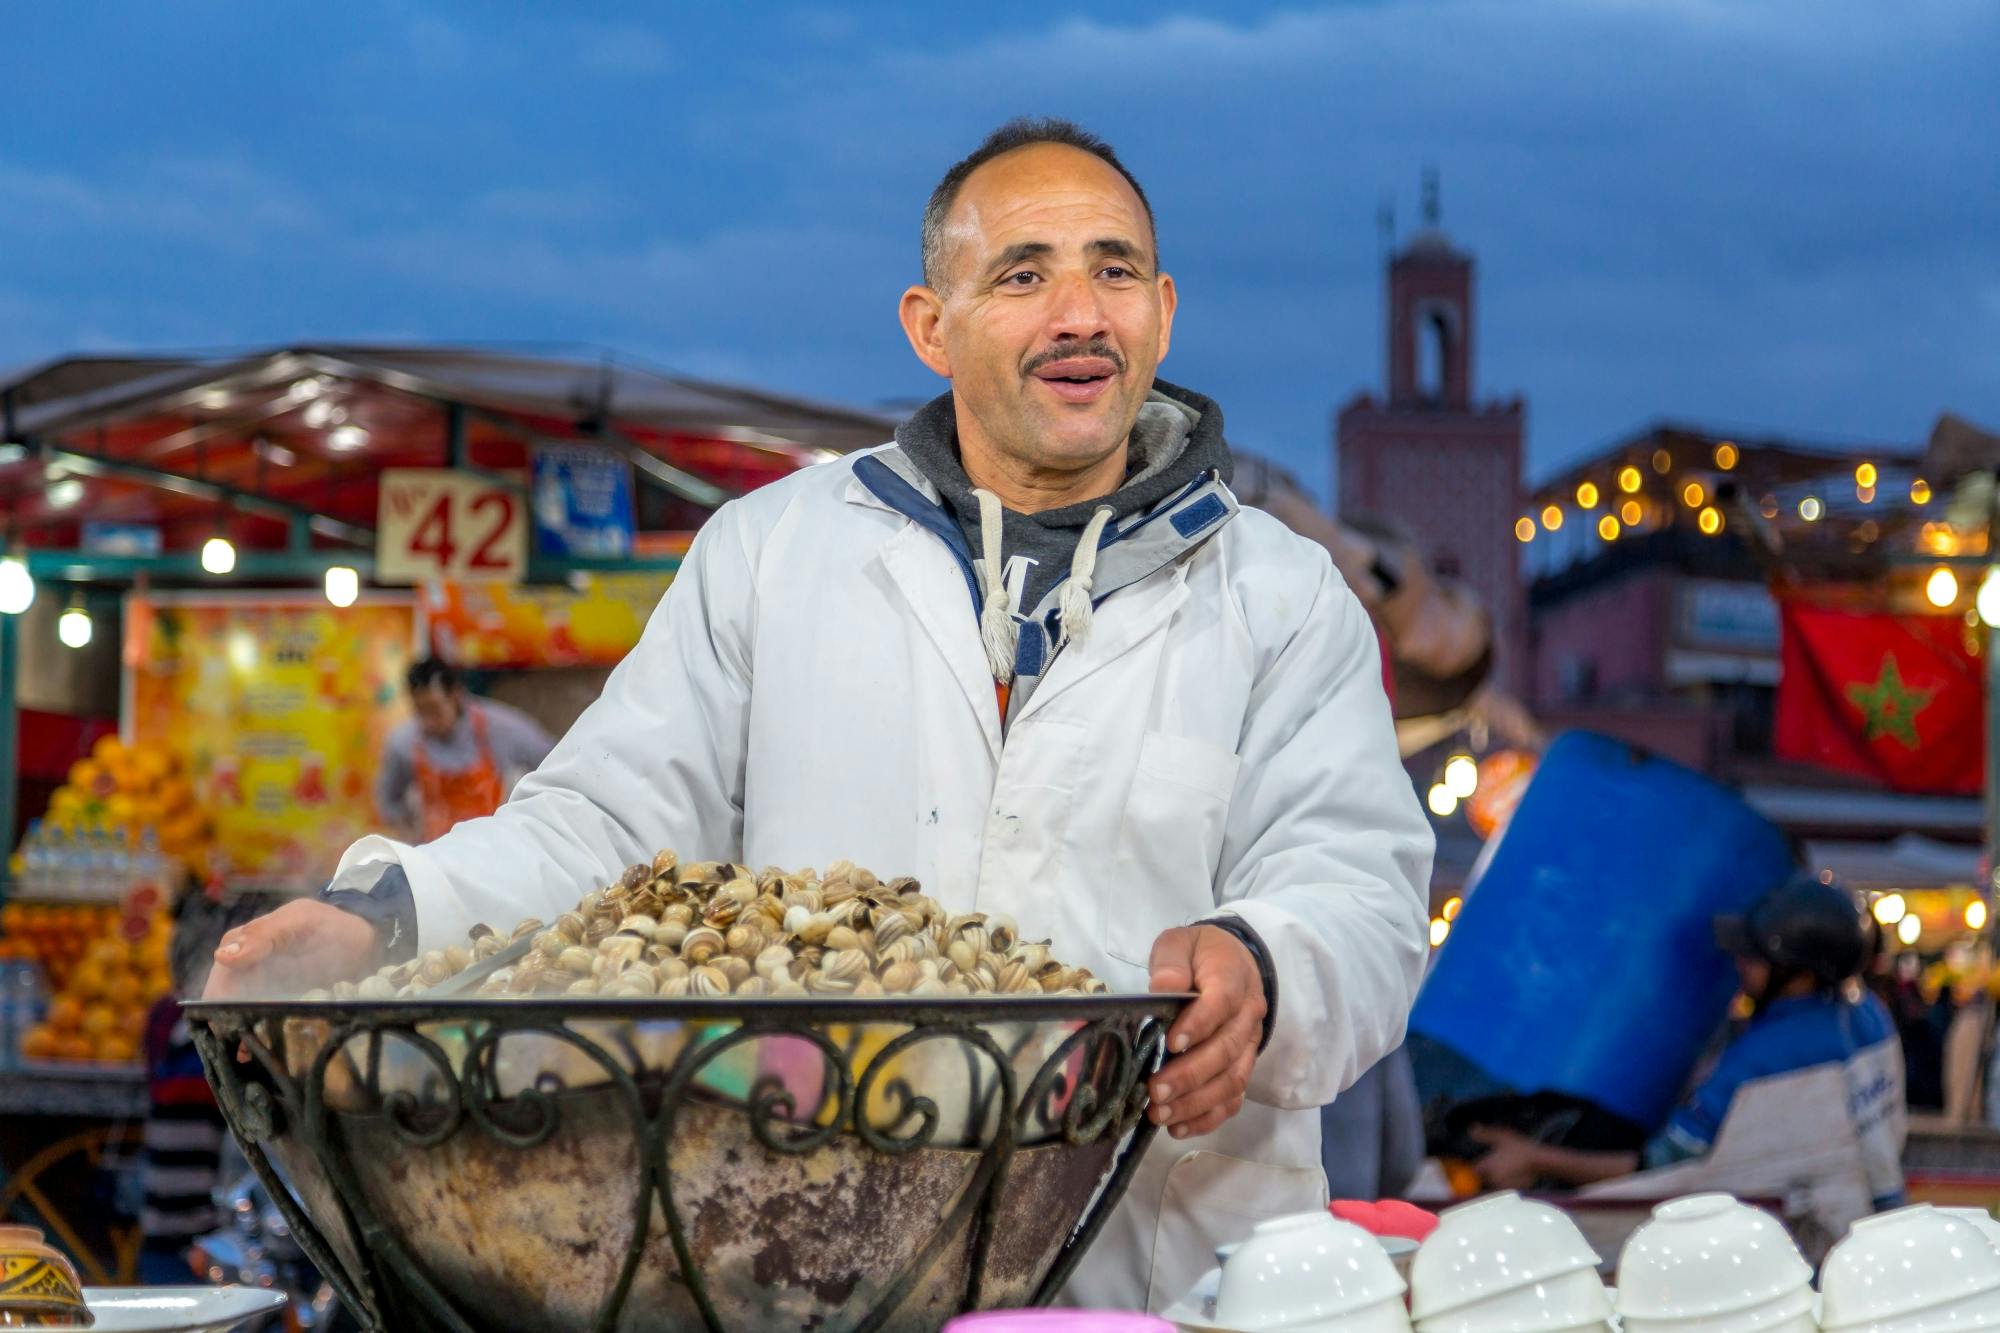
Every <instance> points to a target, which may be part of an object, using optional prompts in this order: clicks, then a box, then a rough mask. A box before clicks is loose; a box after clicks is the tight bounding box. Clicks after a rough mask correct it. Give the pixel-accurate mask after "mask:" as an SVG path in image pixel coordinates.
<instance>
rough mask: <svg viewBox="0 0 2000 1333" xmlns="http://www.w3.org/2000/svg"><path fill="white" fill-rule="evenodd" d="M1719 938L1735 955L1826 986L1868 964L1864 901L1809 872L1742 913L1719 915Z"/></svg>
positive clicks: (1716, 926) (1719, 941)
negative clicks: (1805, 976)
mask: <svg viewBox="0 0 2000 1333" xmlns="http://www.w3.org/2000/svg"><path fill="white" fill-rule="evenodd" d="M1715 940H1716V943H1718V944H1720V945H1721V946H1722V947H1723V948H1725V949H1727V950H1729V952H1731V953H1733V954H1739V955H1743V956H1747V957H1751V958H1761V959H1763V960H1764V961H1765V962H1767V963H1769V964H1770V965H1771V966H1772V967H1773V968H1775V969H1777V970H1778V971H1780V972H1793V973H1804V974H1807V975H1810V976H1811V977H1812V978H1813V979H1814V980H1815V981H1817V982H1819V984H1820V985H1821V986H1824V987H1828V988H1831V987H1834V986H1838V985H1839V984H1840V983H1841V982H1843V981H1845V980H1847V979H1848V978H1849V977H1851V976H1853V975H1855V974H1856V973H1858V972H1859V971H1861V969H1862V968H1863V967H1864V966H1866V965H1867V962H1868V944H1869V940H1868V926H1867V914H1866V913H1865V912H1863V911H1862V910H1861V905H1860V903H1859V902H1857V901H1856V900H1855V897H1854V895H1853V894H1851V893H1849V892H1848V891H1847V890H1846V889H1843V888H1838V887H1836V886H1834V885H1832V884H1826V883H1822V882H1821V881H1820V880H1819V879H1817V878H1815V877H1814V876H1811V875H1803V874H1801V875H1795V876H1793V877H1792V878H1791V879H1789V880H1786V881H1785V882H1784V883H1783V884H1781V885H1779V886H1778V887H1777V888H1775V889H1773V890H1771V891H1770V892H1769V893H1767V894H1765V895H1764V897H1763V899H1762V900H1761V901H1760V902H1758V903H1757V905H1756V906H1755V907H1752V908H1751V909H1750V910H1749V912H1747V913H1745V914H1744V915H1742V916H1723V917H1717V918H1716V919H1715Z"/></svg>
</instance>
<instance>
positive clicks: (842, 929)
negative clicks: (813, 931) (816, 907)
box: [826, 926, 861, 953]
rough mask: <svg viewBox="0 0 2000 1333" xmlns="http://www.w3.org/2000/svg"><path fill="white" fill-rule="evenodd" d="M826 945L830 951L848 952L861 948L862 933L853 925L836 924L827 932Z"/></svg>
mask: <svg viewBox="0 0 2000 1333" xmlns="http://www.w3.org/2000/svg"><path fill="white" fill-rule="evenodd" d="M826 947H827V949H828V950H829V951H830V952H837V953H847V952H849V951H850V950H854V949H859V948H861V934H860V932H859V931H856V930H855V929H854V928H853V927H851V926H835V927H834V928H833V929H832V930H829V931H827V933H826Z"/></svg>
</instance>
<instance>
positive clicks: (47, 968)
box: [0, 902, 118, 990]
mask: <svg viewBox="0 0 2000 1333" xmlns="http://www.w3.org/2000/svg"><path fill="white" fill-rule="evenodd" d="M117 921H118V909H117V908H116V907H111V906H108V905H103V904H96V903H51V904H48V905H42V904H38V903H15V902H10V903H8V904H7V905H6V906H4V907H0V960H8V959H13V960H19V961H22V962H31V963H40V964H41V965H42V971H43V972H44V973H46V974H47V976H48V979H49V985H50V987H52V988H53V989H56V990H61V989H62V988H63V986H65V985H67V984H68V982H69V974H70V969H71V968H73V967H75V966H76V965H77V963H78V962H79V961H80V960H81V959H82V958H83V951H84V949H85V948H86V947H87V946H88V945H89V944H90V943H91V941H93V940H96V939H99V938H101V937H103V936H104V935H105V934H106V933H107V932H109V931H110V930H112V929H113V927H114V926H115V925H116V924H117Z"/></svg>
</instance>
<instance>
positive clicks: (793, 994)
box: [771, 981, 812, 1000]
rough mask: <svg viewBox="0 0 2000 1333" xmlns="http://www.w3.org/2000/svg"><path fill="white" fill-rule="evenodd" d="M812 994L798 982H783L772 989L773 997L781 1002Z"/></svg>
mask: <svg viewBox="0 0 2000 1333" xmlns="http://www.w3.org/2000/svg"><path fill="white" fill-rule="evenodd" d="M811 993H812V992H810V991H808V990H807V989H806V988H805V987H804V986H801V985H800V984H799V983H798V982H796V981H781V982H779V983H778V984H777V985H775V986H773V987H771V995H772V997H773V998H774V999H780V1000H796V999H799V998H800V997H802V996H805V995H809V994H811Z"/></svg>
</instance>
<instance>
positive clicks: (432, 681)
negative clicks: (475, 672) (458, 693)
mask: <svg viewBox="0 0 2000 1333" xmlns="http://www.w3.org/2000/svg"><path fill="white" fill-rule="evenodd" d="M405 679H407V680H408V681H409V683H410V693H411V694H415V693H416V692H417V691H418V690H427V689H432V688H436V689H440V690H443V691H444V692H445V693H446V694H450V693H451V692H452V691H453V690H455V689H457V688H458V687H459V686H460V685H462V684H464V683H465V682H463V681H461V680H460V679H459V678H458V669H457V668H456V667H454V666H452V664H451V663H449V662H447V661H445V660H444V659H443V658H439V657H426V658H425V659H424V660H423V661H421V662H419V663H417V664H416V665H415V666H413V667H411V668H410V674H409V675H408V676H407V677H405Z"/></svg>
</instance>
